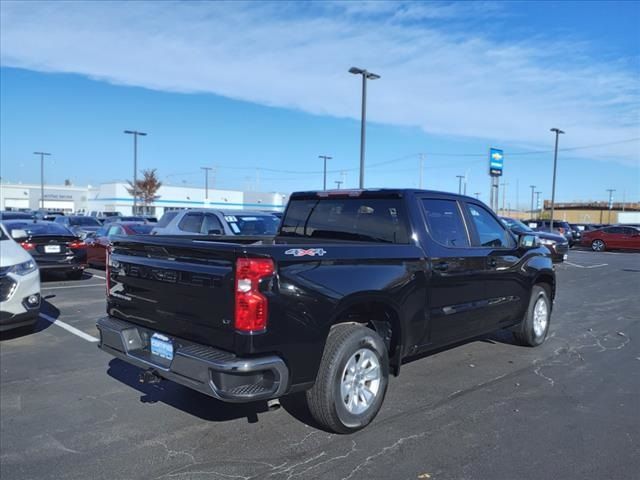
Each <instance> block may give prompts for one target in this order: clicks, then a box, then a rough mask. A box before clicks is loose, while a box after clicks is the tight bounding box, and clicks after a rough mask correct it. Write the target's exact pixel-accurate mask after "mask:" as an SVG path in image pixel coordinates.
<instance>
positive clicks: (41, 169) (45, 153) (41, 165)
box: [33, 152, 51, 210]
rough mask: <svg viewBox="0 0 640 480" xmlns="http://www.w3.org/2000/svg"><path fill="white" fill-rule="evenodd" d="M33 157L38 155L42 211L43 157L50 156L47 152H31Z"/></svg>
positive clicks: (41, 206) (42, 207) (41, 205)
mask: <svg viewBox="0 0 640 480" xmlns="http://www.w3.org/2000/svg"><path fill="white" fill-rule="evenodd" d="M33 154H34V155H40V208H41V209H42V210H44V157H45V156H47V157H49V156H51V154H50V153H48V152H33Z"/></svg>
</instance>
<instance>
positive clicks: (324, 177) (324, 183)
mask: <svg viewBox="0 0 640 480" xmlns="http://www.w3.org/2000/svg"><path fill="white" fill-rule="evenodd" d="M318 158H321V159H322V160H324V170H323V172H324V174H323V176H322V190H326V189H327V160H331V159H332V158H333V157H330V156H328V155H318Z"/></svg>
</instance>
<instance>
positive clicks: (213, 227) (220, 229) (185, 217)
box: [151, 209, 280, 236]
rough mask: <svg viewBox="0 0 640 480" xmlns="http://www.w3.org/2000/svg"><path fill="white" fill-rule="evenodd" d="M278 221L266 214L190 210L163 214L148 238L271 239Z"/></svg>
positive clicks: (244, 211)
mask: <svg viewBox="0 0 640 480" xmlns="http://www.w3.org/2000/svg"><path fill="white" fill-rule="evenodd" d="M279 223H280V219H278V217H276V216H275V215H272V214H271V213H269V212H252V211H247V210H210V209H191V210H181V211H175V210H173V211H169V212H166V213H165V214H164V215H163V216H162V218H161V219H160V221H159V222H158V224H157V225H156V227H155V228H154V229H153V230H152V231H151V235H247V236H256V235H257V236H273V235H275V234H276V233H277V231H278V225H279Z"/></svg>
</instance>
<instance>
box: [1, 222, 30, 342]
mask: <svg viewBox="0 0 640 480" xmlns="http://www.w3.org/2000/svg"><path fill="white" fill-rule="evenodd" d="M17 233H18V236H20V235H22V233H24V232H20V231H18V232H17ZM39 312H40V273H39V272H38V266H37V265H36V262H35V261H34V260H33V258H32V257H31V255H29V254H28V253H27V252H25V251H24V249H23V248H21V247H20V245H18V244H17V243H16V242H15V241H14V240H13V238H11V235H10V234H9V232H8V231H7V230H6V229H5V227H4V226H3V225H1V224H0V332H4V331H7V330H12V329H16V328H33V327H34V326H35V324H36V322H37V321H38V314H39Z"/></svg>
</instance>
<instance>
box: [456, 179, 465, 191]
mask: <svg viewBox="0 0 640 480" xmlns="http://www.w3.org/2000/svg"><path fill="white" fill-rule="evenodd" d="M456 177H457V178H458V195H462V179H463V178H464V175H456Z"/></svg>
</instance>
